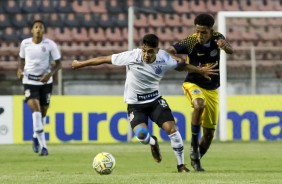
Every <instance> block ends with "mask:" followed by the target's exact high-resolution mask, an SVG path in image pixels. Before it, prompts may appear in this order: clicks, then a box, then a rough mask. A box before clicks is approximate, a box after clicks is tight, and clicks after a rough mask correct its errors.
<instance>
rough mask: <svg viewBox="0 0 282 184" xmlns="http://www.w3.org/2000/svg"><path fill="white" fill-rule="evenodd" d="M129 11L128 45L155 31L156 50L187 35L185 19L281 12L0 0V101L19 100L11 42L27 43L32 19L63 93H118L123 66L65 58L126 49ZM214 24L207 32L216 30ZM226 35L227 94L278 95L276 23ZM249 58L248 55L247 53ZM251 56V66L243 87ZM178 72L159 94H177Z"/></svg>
mask: <svg viewBox="0 0 282 184" xmlns="http://www.w3.org/2000/svg"><path fill="white" fill-rule="evenodd" d="M129 6H134V7H135V19H134V38H133V39H134V44H135V46H136V47H138V46H139V41H140V39H141V38H142V36H143V35H144V34H145V33H149V32H150V33H152V32H153V33H156V34H157V35H158V36H159V37H160V40H161V45H160V47H161V48H167V47H168V46H169V45H171V44H173V43H174V42H176V41H177V40H180V39H183V38H184V37H185V36H186V35H188V34H190V33H192V32H193V19H194V17H195V16H196V15H197V14H198V13H202V12H209V13H211V14H212V15H214V17H215V18H217V12H218V11H282V1H281V0H256V1H251V0H142V1H141V0H140V1H139V0H2V1H0V40H1V43H0V44H1V50H0V95H22V94H23V90H22V85H21V82H20V81H18V80H17V78H16V67H17V60H18V53H19V44H20V42H21V40H22V39H24V38H26V37H30V36H31V35H30V25H31V23H32V22H33V21H34V20H35V19H42V20H44V21H45V22H46V25H47V32H46V37H48V38H51V39H53V40H54V41H55V42H56V43H57V44H58V45H59V47H60V49H61V52H62V63H63V70H62V89H58V87H57V86H56V87H55V94H56V93H58V91H61V92H62V94H64V95H122V91H123V82H124V81H123V79H124V77H125V75H124V72H125V70H124V68H117V67H109V66H101V67H96V68H95V69H89V68H88V69H84V72H81V71H73V70H71V69H70V62H71V61H72V60H73V59H87V58H91V57H95V56H99V55H107V54H113V53H116V52H120V51H125V50H127V49H128V7H129ZM218 24H220V22H219V23H218V22H217V23H216V25H215V30H217V25H218ZM226 26H227V33H226V35H225V36H226V37H227V39H228V40H229V41H230V42H231V44H232V45H233V47H234V49H235V53H234V54H233V55H231V56H228V57H227V86H228V88H227V94H228V95H236V94H252V93H255V94H281V93H282V62H281V59H282V52H281V51H282V50H281V46H282V44H281V43H282V19H281V17H280V18H279V17H277V18H229V19H228V20H227V25H226ZM252 52H253V54H252ZM252 55H253V56H255V61H256V76H255V77H256V79H255V80H256V81H259V82H257V83H256V86H255V89H254V88H253V87H254V86H252V85H251V80H254V79H252V74H251V60H252V59H254V58H252ZM184 76H185V74H184V73H177V72H171V73H169V74H168V75H167V76H166V78H165V80H164V81H163V82H162V85H161V87H162V88H163V89H162V91H163V93H164V94H166V95H180V94H181V95H182V90H181V88H180V84H181V82H182V80H183V79H184Z"/></svg>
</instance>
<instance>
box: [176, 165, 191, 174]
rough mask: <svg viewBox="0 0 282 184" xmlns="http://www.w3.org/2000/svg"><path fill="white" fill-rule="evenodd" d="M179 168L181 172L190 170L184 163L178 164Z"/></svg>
mask: <svg viewBox="0 0 282 184" xmlns="http://www.w3.org/2000/svg"><path fill="white" fill-rule="evenodd" d="M177 170H178V172H179V173H186V172H189V171H190V170H189V169H188V168H187V167H186V166H185V165H184V164H180V165H177Z"/></svg>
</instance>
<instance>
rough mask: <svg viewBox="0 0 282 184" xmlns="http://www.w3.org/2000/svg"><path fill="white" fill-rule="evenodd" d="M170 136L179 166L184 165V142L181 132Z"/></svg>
mask: <svg viewBox="0 0 282 184" xmlns="http://www.w3.org/2000/svg"><path fill="white" fill-rule="evenodd" d="M168 136H169V138H170V143H171V147H172V149H173V151H174V154H175V156H176V159H177V165H180V164H184V151H183V150H184V148H183V141H182V137H181V135H180V133H179V131H176V132H174V133H173V134H170V135H168Z"/></svg>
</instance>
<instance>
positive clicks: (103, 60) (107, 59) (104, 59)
mask: <svg viewBox="0 0 282 184" xmlns="http://www.w3.org/2000/svg"><path fill="white" fill-rule="evenodd" d="M111 63H112V55H109V56H100V57H96V58H92V59H88V60H85V61H77V60H73V62H72V64H71V67H72V68H73V69H78V68H83V67H86V66H97V65H101V64H111Z"/></svg>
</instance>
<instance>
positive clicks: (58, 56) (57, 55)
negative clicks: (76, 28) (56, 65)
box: [50, 41, 61, 61]
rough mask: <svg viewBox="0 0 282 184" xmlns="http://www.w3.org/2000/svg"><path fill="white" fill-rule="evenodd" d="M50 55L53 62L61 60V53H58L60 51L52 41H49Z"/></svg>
mask: <svg viewBox="0 0 282 184" xmlns="http://www.w3.org/2000/svg"><path fill="white" fill-rule="evenodd" d="M50 54H51V58H52V59H53V60H55V61H56V60H59V59H61V53H60V50H59V48H58V46H57V44H56V43H55V42H53V41H51V50H50Z"/></svg>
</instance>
